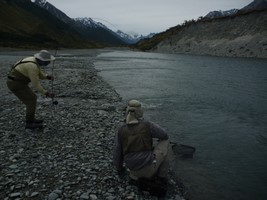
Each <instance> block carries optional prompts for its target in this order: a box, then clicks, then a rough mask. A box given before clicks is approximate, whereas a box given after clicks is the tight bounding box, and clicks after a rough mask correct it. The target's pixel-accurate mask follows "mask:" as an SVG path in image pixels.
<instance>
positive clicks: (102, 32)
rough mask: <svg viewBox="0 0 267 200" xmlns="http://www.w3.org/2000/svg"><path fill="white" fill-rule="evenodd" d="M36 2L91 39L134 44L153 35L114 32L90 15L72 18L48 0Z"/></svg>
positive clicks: (37, 0) (36, 0)
mask: <svg viewBox="0 0 267 200" xmlns="http://www.w3.org/2000/svg"><path fill="white" fill-rule="evenodd" d="M34 3H35V4H36V5H38V6H40V7H42V8H44V9H46V10H48V11H49V12H50V13H51V14H52V15H54V16H56V17H57V18H58V19H60V20H62V21H64V22H65V23H67V24H70V25H71V26H74V27H76V28H77V30H78V31H79V32H80V33H81V34H82V35H84V36H85V37H88V38H89V39H92V40H94V41H97V42H104V43H109V41H115V42H114V44H123V43H126V44H133V43H136V42H138V41H139V40H141V39H144V38H147V37H151V36H152V35H151V34H150V35H148V36H143V35H134V36H132V35H130V34H128V33H125V32H123V31H121V30H117V31H116V32H114V31H112V30H111V29H109V28H108V27H107V26H105V25H104V24H102V23H100V22H96V21H95V20H93V19H92V18H89V17H84V18H75V19H72V18H70V17H68V16H67V15H66V14H65V13H63V12H62V11H61V10H59V9H57V8H56V7H55V6H53V5H52V4H50V3H49V2H48V1H46V0H35V2H34ZM95 33H97V34H95ZM96 35H97V37H96ZM120 40H121V41H123V43H121V42H120Z"/></svg>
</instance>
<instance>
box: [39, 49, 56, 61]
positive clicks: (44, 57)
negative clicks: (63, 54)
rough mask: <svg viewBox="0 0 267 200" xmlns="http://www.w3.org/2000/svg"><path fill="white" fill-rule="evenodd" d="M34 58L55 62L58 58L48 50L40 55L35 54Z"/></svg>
mask: <svg viewBox="0 0 267 200" xmlns="http://www.w3.org/2000/svg"><path fill="white" fill-rule="evenodd" d="M34 57H35V58H37V59H39V60H41V61H53V60H55V59H56V58H55V57H54V56H53V55H51V53H49V51H47V50H41V51H40V52H39V53H36V54H34Z"/></svg>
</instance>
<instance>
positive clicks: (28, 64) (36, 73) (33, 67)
mask: <svg viewBox="0 0 267 200" xmlns="http://www.w3.org/2000/svg"><path fill="white" fill-rule="evenodd" d="M15 66H16V67H14V68H13V69H12V70H11V72H10V73H9V76H11V77H13V78H14V80H15V79H16V73H20V74H21V75H23V76H25V78H26V80H27V79H28V80H29V82H31V84H32V86H33V87H34V88H35V89H36V90H37V91H38V92H40V93H42V94H45V93H46V90H45V89H44V88H43V87H42V85H41V83H40V79H47V74H45V73H44V72H43V71H42V69H41V68H40V66H39V65H38V63H37V61H36V59H35V58H34V57H27V58H24V59H23V60H21V61H19V62H17V63H16V64H15Z"/></svg>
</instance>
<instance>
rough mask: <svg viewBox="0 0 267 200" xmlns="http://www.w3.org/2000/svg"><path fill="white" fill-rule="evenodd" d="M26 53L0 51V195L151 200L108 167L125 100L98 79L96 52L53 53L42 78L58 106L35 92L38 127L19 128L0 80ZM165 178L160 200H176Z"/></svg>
mask: <svg viewBox="0 0 267 200" xmlns="http://www.w3.org/2000/svg"><path fill="white" fill-rule="evenodd" d="M33 53H35V52H11V53H8V52H0V58H1V61H0V84H1V88H0V91H1V96H0V102H1V106H0V126H1V128H0V199H4V200H9V199H17V200H19V199H48V200H56V199H108V200H118V199H123V200H124V199H155V197H152V196H149V195H147V194H140V193H139V192H138V190H137V188H136V187H134V186H132V185H129V184H128V181H127V178H126V177H125V178H121V177H119V176H117V174H116V171H115V170H114V168H113V165H112V147H113V138H114V133H115V131H116V128H117V126H118V124H119V122H120V120H122V119H123V115H122V113H123V108H124V107H125V105H126V103H125V102H123V101H122V100H121V98H120V96H119V95H118V94H117V93H116V91H115V90H114V89H113V88H112V87H111V86H110V85H108V84H107V83H106V82H105V81H104V80H103V79H102V77H100V76H98V72H97V71H96V70H95V68H94V65H93V59H94V56H96V55H97V51H93V50H90V51H89V52H88V51H83V52H82V53H83V55H82V56H81V52H80V51H79V56H75V57H74V56H70V54H63V52H60V53H62V54H60V53H59V54H58V56H57V60H56V62H55V65H54V70H53V73H54V75H55V77H56V79H55V81H54V83H53V85H52V84H51V83H50V82H48V81H44V82H42V84H43V86H44V88H46V89H48V90H49V89H51V88H52V87H53V90H54V92H55V93H56V98H55V100H57V101H58V105H53V104H52V101H51V99H48V98H45V97H43V96H42V95H40V94H38V103H37V112H36V115H37V118H42V119H44V120H45V129H44V130H42V131H35V132H31V131H26V130H25V129H24V115H25V107H24V105H23V104H22V103H21V102H20V101H19V100H18V99H17V98H16V97H15V96H14V95H13V94H12V93H11V92H10V91H9V90H8V89H7V87H6V83H5V82H6V74H7V72H8V69H9V66H10V64H13V63H14V62H16V61H17V60H19V59H21V58H23V57H25V56H31V55H33ZM72 53H73V54H75V52H72ZM76 53H77V52H76ZM85 58H86V59H85ZM51 67H52V64H50V66H48V68H47V69H46V72H47V73H48V74H51ZM169 177H170V178H169V192H168V194H167V197H166V199H177V200H181V199H184V197H181V196H182V193H183V192H185V191H183V189H182V188H181V185H180V184H179V182H178V181H177V180H176V179H175V178H174V176H173V175H172V172H171V170H170V176H169Z"/></svg>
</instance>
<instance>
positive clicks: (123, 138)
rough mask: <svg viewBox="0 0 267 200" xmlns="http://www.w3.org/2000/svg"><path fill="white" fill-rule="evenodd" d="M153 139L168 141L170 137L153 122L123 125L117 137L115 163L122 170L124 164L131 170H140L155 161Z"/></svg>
mask: <svg viewBox="0 0 267 200" xmlns="http://www.w3.org/2000/svg"><path fill="white" fill-rule="evenodd" d="M153 138H157V139H159V140H167V139H168V135H167V133H166V132H165V130H163V129H162V128H161V127H159V126H158V125H156V124H155V123H153V122H148V121H140V122H139V123H138V124H130V125H127V124H126V123H122V124H121V125H120V126H119V128H118V131H117V133H116V135H115V144H114V149H113V163H114V165H115V167H116V168H117V170H121V169H122V166H123V162H125V165H126V167H127V168H129V169H130V170H138V169H141V168H143V167H145V166H146V165H149V164H151V163H152V162H153V160H154V159H155V156H154V154H153Z"/></svg>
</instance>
